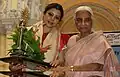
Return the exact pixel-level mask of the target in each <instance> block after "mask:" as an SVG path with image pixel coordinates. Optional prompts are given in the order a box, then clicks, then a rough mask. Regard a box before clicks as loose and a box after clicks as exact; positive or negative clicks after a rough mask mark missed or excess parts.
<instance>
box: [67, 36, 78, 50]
mask: <svg viewBox="0 0 120 77" xmlns="http://www.w3.org/2000/svg"><path fill="white" fill-rule="evenodd" d="M76 37H77V35H73V36H71V37H70V38H69V40H68V43H67V47H68V48H70V47H72V46H73V45H74V44H75V43H76Z"/></svg>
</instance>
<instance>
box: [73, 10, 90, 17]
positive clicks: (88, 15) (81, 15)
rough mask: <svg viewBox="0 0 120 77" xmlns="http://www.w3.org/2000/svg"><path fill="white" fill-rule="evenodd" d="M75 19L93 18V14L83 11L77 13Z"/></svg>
mask: <svg viewBox="0 0 120 77" xmlns="http://www.w3.org/2000/svg"><path fill="white" fill-rule="evenodd" d="M75 17H76V18H88V17H91V14H90V13H89V12H88V11H86V10H82V11H78V12H76V14H75Z"/></svg>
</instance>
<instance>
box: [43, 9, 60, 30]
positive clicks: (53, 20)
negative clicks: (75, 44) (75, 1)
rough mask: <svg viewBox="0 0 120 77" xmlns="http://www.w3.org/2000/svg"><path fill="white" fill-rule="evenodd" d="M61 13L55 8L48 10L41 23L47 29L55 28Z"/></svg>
mask: <svg viewBox="0 0 120 77" xmlns="http://www.w3.org/2000/svg"><path fill="white" fill-rule="evenodd" d="M60 17H61V12H60V11H59V10H57V9H55V8H52V9H50V10H48V11H47V12H46V13H45V14H44V16H43V22H44V23H45V24H46V26H47V27H49V28H52V27H55V26H57V24H58V23H59V21H60Z"/></svg>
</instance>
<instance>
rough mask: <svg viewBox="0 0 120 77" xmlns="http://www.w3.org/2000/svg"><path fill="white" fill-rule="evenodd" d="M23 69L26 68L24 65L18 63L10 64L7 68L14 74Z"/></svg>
mask: <svg viewBox="0 0 120 77" xmlns="http://www.w3.org/2000/svg"><path fill="white" fill-rule="evenodd" d="M25 68H26V66H25V65H24V64H20V63H18V64H13V63H11V64H10V66H9V69H10V70H11V71H16V72H20V71H23V70H24V69H25Z"/></svg>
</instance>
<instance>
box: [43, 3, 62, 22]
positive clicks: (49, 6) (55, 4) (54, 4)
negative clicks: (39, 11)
mask: <svg viewBox="0 0 120 77" xmlns="http://www.w3.org/2000/svg"><path fill="white" fill-rule="evenodd" d="M52 8H56V9H57V10H59V11H60V12H61V17H60V21H61V19H62V18H63V15H64V12H63V7H62V6H61V5H60V4H58V3H51V4H48V5H47V6H46V7H45V10H44V12H43V13H44V14H45V13H46V12H47V11H48V10H50V9H52Z"/></svg>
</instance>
